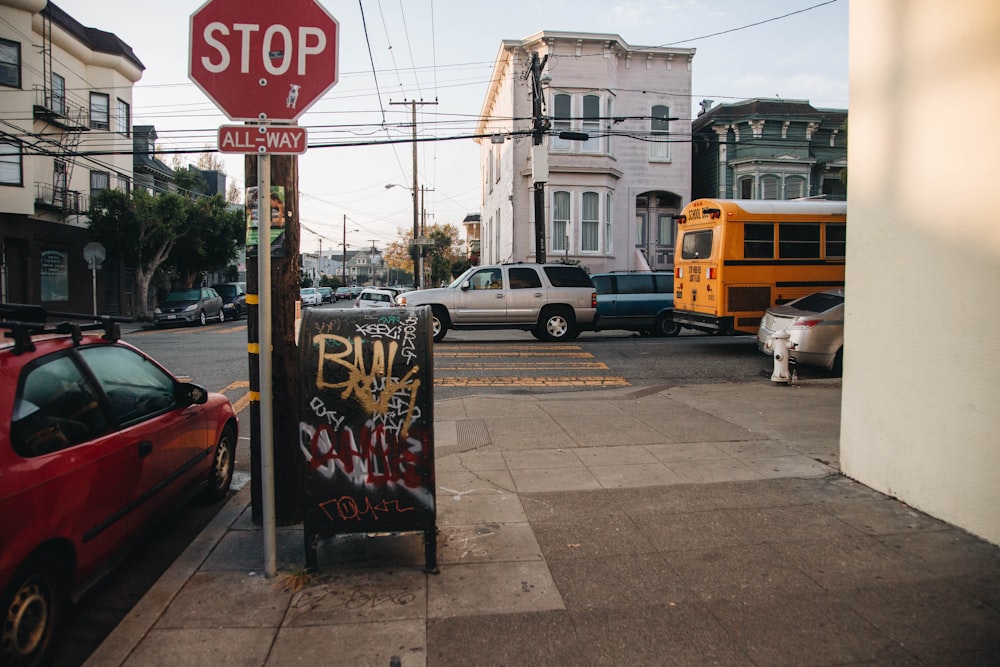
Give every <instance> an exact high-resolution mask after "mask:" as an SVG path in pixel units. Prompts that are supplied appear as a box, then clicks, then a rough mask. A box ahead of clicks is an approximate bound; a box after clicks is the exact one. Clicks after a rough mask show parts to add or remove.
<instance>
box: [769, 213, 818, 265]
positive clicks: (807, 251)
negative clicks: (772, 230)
mask: <svg viewBox="0 0 1000 667" xmlns="http://www.w3.org/2000/svg"><path fill="white" fill-rule="evenodd" d="M778 257H780V258H782V259H819V224H802V223H800V222H790V223H784V224H779V225H778Z"/></svg>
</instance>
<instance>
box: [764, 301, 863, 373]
mask: <svg viewBox="0 0 1000 667" xmlns="http://www.w3.org/2000/svg"><path fill="white" fill-rule="evenodd" d="M779 331H787V332H788V344H789V350H788V359H789V361H792V362H794V363H797V364H807V365H810V366H823V367H825V368H828V369H830V370H832V371H833V372H835V373H840V372H842V371H843V367H844V290H843V289H842V288H840V289H832V290H826V291H825V292H816V293H815V294H810V295H809V296H804V297H802V298H801V299H796V300H795V301H790V302H789V303H786V304H784V305H781V306H771V307H770V308H768V309H767V312H765V313H764V317H763V318H762V319H761V321H760V328H759V329H758V330H757V349H758V350H760V351H761V352H763V353H764V354H767V355H768V356H770V355H772V354H773V352H772V351H771V350H768V349H767V341H768V340H769V339H770V338H771V336H773V335H774V334H776V333H778V332H779Z"/></svg>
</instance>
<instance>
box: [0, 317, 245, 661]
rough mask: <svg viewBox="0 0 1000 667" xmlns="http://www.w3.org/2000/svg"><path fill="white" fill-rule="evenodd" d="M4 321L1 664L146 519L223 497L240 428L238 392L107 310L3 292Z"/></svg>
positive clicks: (32, 648) (51, 632)
mask: <svg viewBox="0 0 1000 667" xmlns="http://www.w3.org/2000/svg"><path fill="white" fill-rule="evenodd" d="M0 320H2V321H0V332H2V334H3V338H0V341H2V342H0V664H3V665H37V664H45V663H46V662H47V660H48V659H49V658H50V657H51V655H52V652H53V651H54V649H55V644H56V641H57V638H58V636H59V632H60V629H61V626H62V623H63V620H64V618H65V613H66V611H67V609H68V605H69V603H70V600H71V599H73V597H74V596H75V595H76V594H78V593H80V592H82V591H83V590H85V589H86V588H87V587H88V586H89V585H90V584H92V583H93V582H94V581H95V580H96V579H97V578H98V577H99V575H100V574H102V573H104V572H105V571H107V570H108V568H109V567H110V566H111V565H113V564H114V563H115V562H116V561H117V560H118V559H119V558H120V557H121V556H122V555H123V552H124V551H125V550H126V548H127V547H128V546H129V545H130V543H131V542H132V541H133V540H134V538H136V537H137V536H138V535H139V534H140V533H142V531H143V530H144V529H145V528H148V527H149V526H151V525H153V524H154V522H155V520H156V519H157V518H159V517H161V516H163V515H164V514H165V513H166V510H167V509H168V508H169V507H172V506H176V505H177V504H178V503H180V502H184V501H185V500H187V499H188V498H189V497H191V496H192V495H194V494H195V493H196V492H197V493H200V494H201V496H202V497H203V498H204V499H207V500H209V501H218V500H221V499H223V498H225V497H226V495H227V494H228V491H229V486H230V483H231V481H232V477H233V470H234V465H235V460H236V459H235V456H236V438H237V432H238V431H237V428H238V427H237V420H236V414H235V412H234V411H233V407H232V404H231V403H230V402H229V399H227V398H226V397H225V396H223V395H222V394H217V393H212V392H209V391H207V390H206V389H204V388H203V387H200V386H198V385H196V384H192V383H187V382H182V381H180V380H178V379H177V378H175V377H174V376H173V375H172V374H170V373H169V372H168V371H167V370H166V369H164V368H163V367H162V366H161V365H159V364H158V363H157V362H155V361H153V360H152V359H151V358H150V357H148V356H146V355H145V354H143V353H142V352H141V351H140V350H138V349H137V348H135V347H133V346H131V345H129V344H127V343H125V342H122V341H120V340H119V335H118V324H117V323H115V322H113V321H112V320H111V319H110V318H105V319H104V320H103V322H102V323H100V324H96V325H74V324H66V323H63V324H60V325H58V326H55V327H52V326H48V325H45V324H44V320H45V312H44V311H43V310H42V309H40V308H37V307H30V306H23V307H22V306H12V305H9V304H0ZM26 320H29V321H26ZM30 320H34V321H30ZM39 320H41V321H39ZM95 328H101V329H104V332H105V333H104V335H103V336H101V335H94V334H90V333H84V332H85V331H89V330H91V329H95Z"/></svg>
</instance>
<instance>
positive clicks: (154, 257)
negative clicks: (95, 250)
mask: <svg viewBox="0 0 1000 667" xmlns="http://www.w3.org/2000/svg"><path fill="white" fill-rule="evenodd" d="M243 225H244V222H243V213H242V209H235V210H233V209H230V208H227V205H226V203H225V202H224V201H223V200H222V198H221V197H219V196H218V195H216V196H213V197H200V198H198V199H196V200H192V199H189V198H187V197H183V196H181V195H178V194H175V193H163V194H157V195H151V194H149V193H148V192H146V191H145V190H143V189H141V188H137V189H135V190H133V191H132V192H131V193H124V192H121V191H120V190H104V191H102V192H101V193H100V194H99V195H98V196H97V197H95V198H94V202H93V207H92V209H91V212H90V235H91V237H93V239H94V240H95V241H99V242H100V243H102V244H103V245H104V247H105V248H107V249H108V251H109V252H110V253H112V254H114V255H116V256H117V257H119V258H121V259H122V261H124V262H127V263H128V264H129V265H130V266H132V267H134V268H135V279H136V288H137V289H136V291H137V292H138V294H137V297H136V302H137V303H136V312H137V314H138V316H139V318H140V319H148V318H149V302H148V299H147V295H148V294H149V286H150V284H151V283H152V281H153V278H154V277H155V276H156V275H157V272H158V271H161V270H162V269H165V268H167V267H170V268H171V269H172V270H173V271H174V272H176V273H177V274H178V275H179V276H180V279H181V281H182V282H183V283H184V285H186V286H190V285H191V284H192V282H193V280H194V277H195V276H196V275H198V274H199V273H202V272H204V271H210V270H214V269H217V268H220V267H225V266H226V265H227V264H229V262H230V261H231V260H233V259H234V258H235V257H236V253H237V249H238V248H239V247H240V245H242V243H243V234H244V226H243Z"/></svg>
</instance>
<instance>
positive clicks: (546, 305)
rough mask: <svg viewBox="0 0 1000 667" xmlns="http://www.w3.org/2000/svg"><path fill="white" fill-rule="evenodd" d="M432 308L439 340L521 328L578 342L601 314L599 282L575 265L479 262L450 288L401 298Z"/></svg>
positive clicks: (401, 302) (547, 337) (543, 336)
mask: <svg viewBox="0 0 1000 667" xmlns="http://www.w3.org/2000/svg"><path fill="white" fill-rule="evenodd" d="M396 302H397V303H398V304H399V305H401V306H423V305H427V306H430V307H431V322H432V326H433V328H434V340H435V341H437V342H440V341H441V340H443V339H444V337H445V334H446V333H447V332H448V329H521V330H524V331H530V332H531V333H532V335H533V336H535V337H536V338H539V339H542V340H572V339H573V338H576V337H577V335H579V333H580V330H581V329H592V328H593V327H594V320H595V318H596V317H597V293H596V292H595V290H594V283H592V282H591V280H590V276H588V275H587V273H586V271H584V270H583V269H582V268H580V267H579V266H573V265H570V264H527V263H517V264H497V265H493V266H474V267H472V268H471V269H469V270H468V271H466V272H465V273H463V274H462V275H460V276H459V277H458V278H456V279H455V281H454V282H452V283H451V284H450V285H448V286H447V287H441V288H438V289H427V290H416V291H413V292H406V293H405V294H401V295H399V296H398V297H397V299H396Z"/></svg>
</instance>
